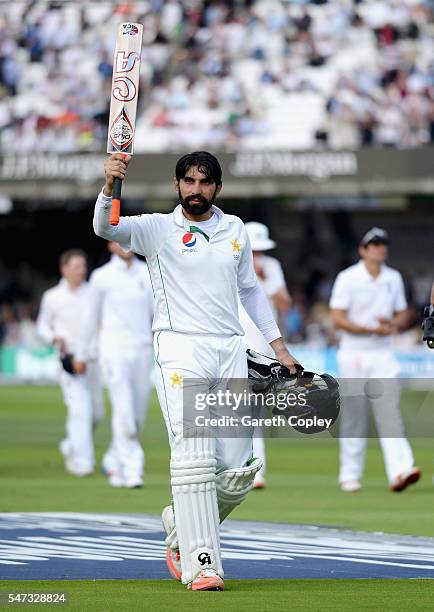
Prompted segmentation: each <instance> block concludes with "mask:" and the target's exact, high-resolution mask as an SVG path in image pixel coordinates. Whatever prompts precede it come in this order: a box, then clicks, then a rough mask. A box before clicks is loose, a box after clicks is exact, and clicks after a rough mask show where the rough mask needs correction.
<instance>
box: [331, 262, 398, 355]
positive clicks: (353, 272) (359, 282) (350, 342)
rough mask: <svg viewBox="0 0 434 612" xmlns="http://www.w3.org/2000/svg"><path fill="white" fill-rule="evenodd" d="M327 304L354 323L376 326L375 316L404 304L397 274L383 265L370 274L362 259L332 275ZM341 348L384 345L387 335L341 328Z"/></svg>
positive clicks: (388, 314)
mask: <svg viewBox="0 0 434 612" xmlns="http://www.w3.org/2000/svg"><path fill="white" fill-rule="evenodd" d="M330 308H338V309H340V310H346V311H347V317H348V319H349V320H350V321H351V322H352V323H355V324H356V325H362V326H366V327H378V325H379V321H378V317H387V318H389V319H391V318H392V317H393V316H394V314H395V313H396V312H398V311H401V310H405V309H406V308H407V300H406V298H405V291H404V283H403V281H402V276H401V274H400V273H399V272H398V271H397V270H394V269H393V268H389V267H388V266H386V265H383V266H382V267H381V271H380V274H379V275H378V276H377V277H376V278H374V277H373V276H372V275H371V274H370V273H369V272H368V270H367V268H366V266H365V263H364V261H363V260H361V261H359V263H357V264H355V265H353V266H350V267H349V268H347V269H346V270H343V271H342V272H340V273H339V274H338V276H337V277H336V280H335V283H334V285H333V290H332V295H331V298H330ZM341 334H342V336H341V338H342V340H341V345H340V346H341V348H348V349H370V348H374V349H375V348H388V347H390V346H391V343H392V338H391V336H377V335H375V334H368V335H362V334H352V333H350V332H347V331H344V330H342V331H341Z"/></svg>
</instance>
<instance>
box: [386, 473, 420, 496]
mask: <svg viewBox="0 0 434 612" xmlns="http://www.w3.org/2000/svg"><path fill="white" fill-rule="evenodd" d="M420 477H421V471H420V469H419V468H418V467H414V468H413V469H411V470H409V471H408V472H404V474H400V475H399V476H398V477H397V478H396V480H395V481H394V482H393V483H392V484H391V485H390V490H391V491H394V492H395V493H399V492H400V491H404V489H406V488H407V487H408V486H409V485H411V484H414V483H415V482H417V481H418V480H419V478H420Z"/></svg>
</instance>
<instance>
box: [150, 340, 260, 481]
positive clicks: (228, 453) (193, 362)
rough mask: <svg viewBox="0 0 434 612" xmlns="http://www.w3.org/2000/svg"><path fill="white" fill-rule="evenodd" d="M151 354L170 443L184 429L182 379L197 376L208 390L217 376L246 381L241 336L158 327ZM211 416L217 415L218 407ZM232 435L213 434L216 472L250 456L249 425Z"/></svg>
mask: <svg viewBox="0 0 434 612" xmlns="http://www.w3.org/2000/svg"><path fill="white" fill-rule="evenodd" d="M154 354H155V361H156V370H155V386H156V389H157V394H158V399H159V402H160V406H161V409H162V412H163V417H164V420H165V422H166V427H167V432H168V436H169V443H170V445H171V447H172V442H173V440H174V438H175V436H177V435H179V434H180V433H182V431H183V380H184V379H192V378H197V379H200V384H201V387H202V386H203V387H204V388H205V387H206V386H207V385H208V383H209V386H208V389H207V390H210V387H211V385H213V384H214V383H215V381H216V380H220V379H243V380H246V381H247V360H246V353H245V347H244V341H243V337H242V336H216V335H211V334H206V335H205V334H183V333H178V332H171V331H157V332H156V333H155V335H154ZM190 409H191V407H190ZM190 414H192V413H191V412H190ZM212 416H218V407H217V408H216V409H215V411H214V413H213V415H212ZM232 435H236V437H230V438H229V437H226V438H224V437H221V438H220V437H218V435H217V436H216V460H217V467H216V472H217V473H219V472H221V471H223V470H227V469H231V468H237V467H243V466H245V465H246V464H247V462H248V461H249V460H250V459H251V458H252V454H253V449H252V437H251V436H252V428H245V427H240V428H237V429H232V430H231V436H232Z"/></svg>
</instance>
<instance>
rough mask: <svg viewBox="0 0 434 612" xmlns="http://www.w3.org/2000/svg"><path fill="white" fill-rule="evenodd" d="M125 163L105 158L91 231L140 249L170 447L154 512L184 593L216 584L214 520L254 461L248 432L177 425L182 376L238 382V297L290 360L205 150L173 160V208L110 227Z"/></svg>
mask: <svg viewBox="0 0 434 612" xmlns="http://www.w3.org/2000/svg"><path fill="white" fill-rule="evenodd" d="M129 160H130V156H125V159H122V156H121V155H119V154H114V155H111V156H110V157H109V159H108V160H107V161H106V165H105V172H106V183H105V186H104V189H103V192H102V193H101V194H100V195H99V196H98V199H97V202H96V206H95V216H94V229H95V232H96V233H97V234H98V235H99V236H102V237H103V238H106V239H109V240H115V241H116V242H118V243H119V244H121V246H123V247H124V248H126V249H131V250H133V251H134V252H136V253H140V254H142V255H144V256H145V257H146V259H147V262H148V266H149V271H150V275H151V280H152V285H153V288H154V295H155V317H154V323H153V331H154V334H155V336H154V350H155V358H156V362H157V366H158V375H157V379H156V387H157V393H158V398H159V401H160V405H161V407H162V410H163V415H164V418H165V420H166V425H167V430H168V435H169V442H170V446H171V463H170V471H171V482H172V495H173V509H172V507H171V506H168V507H167V508H165V510H164V512H163V521H164V526H165V529H166V532H168V537H167V539H166V542H167V544H168V546H169V549H168V557H167V558H168V564H169V566H170V568H171V571H172V572H173V575H174V576H176V577H177V578H179V579H180V580H182V582H183V583H184V584H187V585H188V588H189V589H190V590H193V591H194V590H212V589H213V590H221V589H222V588H223V569H222V564H221V556H220V543H219V522H220V521H221V520H223V519H224V518H226V516H228V514H229V513H230V512H231V511H232V510H233V509H234V508H235V507H236V506H237V505H238V504H240V503H241V502H242V501H243V499H244V498H245V496H246V495H247V493H248V491H249V490H250V489H251V487H252V484H253V479H254V476H255V473H256V472H257V471H258V469H259V468H260V466H261V462H260V461H259V460H258V459H254V458H253V456H252V440H251V437H250V438H249V437H248V436H244V437H238V438H236V439H234V438H230V439H228V438H217V439H215V438H212V437H207V436H206V432H204V431H203V428H202V430H201V428H200V427H199V426H197V427H192V429H191V430H189V431H186V432H184V431H183V424H184V422H183V408H184V406H183V380H184V378H186V379H188V378H193V379H197V380H198V382H200V384H205V385H206V384H208V385H209V386H211V384H213V383H214V382H215V380H216V379H217V380H221V379H247V361H246V355H245V346H244V342H243V339H242V336H243V330H242V327H241V325H240V322H239V318H238V301H237V298H238V294H239V295H240V299H241V302H242V303H243V305H244V307H245V308H246V310H247V312H248V313H249V315H250V316H251V318H252V319H253V321H254V322H255V323H256V325H257V327H258V328H259V329H260V330H261V332H262V333H263V334H264V336H265V338H266V339H267V341H268V342H270V344H271V346H272V347H273V350H274V351H275V355H276V358H277V359H278V360H279V361H280V363H282V364H283V365H285V366H287V367H288V368H289V369H290V370H291V372H293V373H295V372H296V369H297V368H296V361H295V360H294V358H293V357H292V356H291V355H290V354H289V353H288V350H287V349H286V347H285V344H284V342H283V339H282V338H281V336H280V332H279V330H278V328H277V325H276V323H275V321H274V319H273V315H272V313H271V310H270V307H269V305H268V302H267V298H266V297H265V295H264V293H263V291H262V290H261V288H260V287H259V285H258V282H257V278H256V274H255V271H254V268H253V258H252V251H251V248H250V244H249V239H248V236H247V232H246V230H245V228H244V224H243V223H242V221H241V220H240V219H239V218H238V217H235V216H232V215H226V214H224V213H223V212H222V211H221V210H220V209H219V208H217V207H216V206H215V205H214V200H215V198H216V196H217V195H218V194H219V193H220V190H221V188H222V180H221V168H220V164H219V162H218V160H217V159H216V158H215V157H214V156H213V155H211V154H210V153H207V152H204V151H200V152H196V153H192V154H189V155H186V156H184V157H182V158H181V159H180V160H179V161H178V163H177V165H176V171H175V178H174V181H173V184H174V189H175V190H176V192H177V194H178V197H179V205H178V206H177V207H176V208H175V210H174V211H173V212H172V213H170V214H160V213H155V214H145V215H139V216H135V217H121V219H120V222H119V225H118V226H116V227H113V226H110V223H109V216H110V206H111V194H112V185H113V178H114V177H115V176H117V177H119V178H121V179H124V177H125V173H126V169H127V165H128V163H129ZM207 381H209V382H207ZM187 408H189V407H188V406H187ZM175 520H176V524H175Z"/></svg>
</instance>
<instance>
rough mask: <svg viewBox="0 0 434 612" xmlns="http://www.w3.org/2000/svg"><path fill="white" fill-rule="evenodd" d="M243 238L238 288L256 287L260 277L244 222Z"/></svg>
mask: <svg viewBox="0 0 434 612" xmlns="http://www.w3.org/2000/svg"><path fill="white" fill-rule="evenodd" d="M242 240H243V243H244V244H243V246H242V249H241V257H240V261H239V264H238V273H237V283H238V290H240V289H247V288H248V287H254V286H255V285H256V283H257V282H258V279H257V277H256V272H255V268H254V266H253V254H252V247H251V246H250V240H249V236H248V234H247V232H246V229H245V227H244V224H243V236H242ZM241 301H242V300H241ZM246 310H247V308H246ZM247 312H248V311H247ZM249 314H250V313H249ZM252 318H253V317H252Z"/></svg>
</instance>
